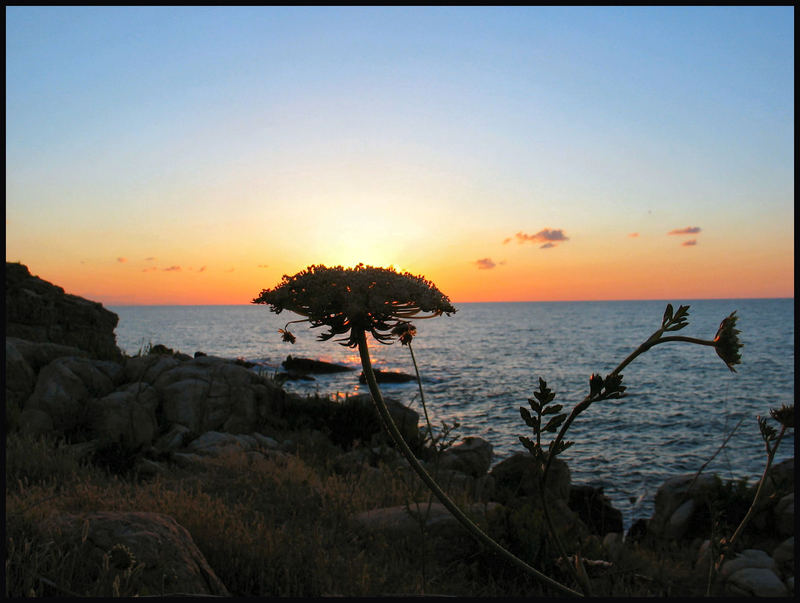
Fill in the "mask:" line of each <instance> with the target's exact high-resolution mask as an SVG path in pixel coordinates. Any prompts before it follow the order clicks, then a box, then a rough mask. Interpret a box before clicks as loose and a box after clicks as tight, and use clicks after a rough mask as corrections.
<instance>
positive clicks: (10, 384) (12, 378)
mask: <svg viewBox="0 0 800 603" xmlns="http://www.w3.org/2000/svg"><path fill="white" fill-rule="evenodd" d="M5 381H6V426H8V428H9V429H13V428H15V427H16V426H17V423H18V420H19V413H20V412H21V410H22V406H23V405H24V403H25V401H26V400H27V399H28V398H29V397H30V395H31V394H32V393H33V388H34V386H35V385H36V374H35V373H34V372H33V369H32V368H31V366H30V364H28V362H27V361H26V360H25V357H24V356H23V355H22V354H21V353H20V352H19V350H17V348H16V346H15V345H14V343H13V340H12V339H9V338H6V372H5Z"/></svg>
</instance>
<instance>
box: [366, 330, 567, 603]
mask: <svg viewBox="0 0 800 603" xmlns="http://www.w3.org/2000/svg"><path fill="white" fill-rule="evenodd" d="M357 340H358V352H359V354H360V356H361V365H362V367H363V369H364V377H365V378H366V380H367V385H368V386H369V391H370V393H371V394H372V400H373V402H374V403H375V407H376V408H377V410H378V413H379V414H380V416H381V418H382V419H383V422H384V424H385V425H386V428H387V430H388V431H389V434H390V435H391V436H392V439H394V441H395V443H396V444H397V446H398V448H400V451H401V452H402V453H403V456H405V457H406V460H407V461H408V463H409V464H410V465H411V468H412V469H414V471H416V472H417V475H419V477H420V478H421V479H422V481H423V482H425V484H426V485H427V486H428V488H430V489H431V491H432V492H433V493H434V494H435V495H436V497H437V498H438V499H439V500H440V501H441V502H442V504H443V505H444V506H445V507H446V508H447V510H448V511H450V512H451V513H452V514H453V516H454V517H455V518H456V519H457V520H458V521H459V522H460V523H461V524H462V525H463V526H464V527H465V528H467V530H468V531H469V532H470V533H471V534H472V536H474V537H475V538H476V539H477V540H478V541H479V542H481V543H482V544H484V545H486V546H487V547H488V548H489V549H491V550H492V551H494V552H495V553H497V554H498V555H500V556H501V557H503V558H505V559H506V560H507V561H510V562H511V563H513V564H514V565H516V566H517V567H520V568H522V569H524V570H525V571H527V572H528V573H530V574H532V575H533V576H535V577H536V578H537V579H539V580H541V581H542V582H544V583H545V584H547V585H549V586H551V587H552V588H555V589H556V590H558V591H560V592H562V593H564V594H566V595H570V596H573V597H580V596H582V595H581V593H579V592H577V591H575V590H572V589H571V588H569V587H567V586H564V585H563V584H561V583H560V582H557V581H556V580H553V579H552V578H550V577H548V576H546V575H545V574H543V573H541V572H540V571H539V570H537V569H535V568H533V567H531V566H530V565H528V564H527V563H525V562H524V561H523V560H522V559H520V558H519V557H517V556H516V555H514V554H513V553H512V552H510V551H508V550H507V549H505V548H503V547H502V546H501V545H500V544H498V543H497V542H495V541H494V540H493V539H492V538H491V537H490V536H489V535H488V534H486V533H485V532H484V531H483V530H481V529H480V528H479V527H478V526H477V525H476V524H475V522H473V521H472V520H471V519H470V518H469V517H467V516H466V514H465V513H464V512H463V511H462V510H461V509H460V508H459V507H458V505H456V504H455V503H454V502H453V501H452V500H451V499H450V497H449V496H447V494H445V492H444V491H443V490H442V489H441V488H440V487H439V484H437V483H436V482H435V481H434V479H433V478H432V477H431V476H430V475H429V474H428V472H427V471H425V468H424V467H423V466H422V465H421V464H420V462H419V461H418V460H417V457H415V456H414V453H413V452H411V449H410V448H409V447H408V444H406V441H405V440H404V439H403V436H402V434H401V433H400V431H399V430H398V429H397V425H395V423H394V421H393V420H392V416H391V414H389V409H388V408H387V406H386V402H384V400H383V396H382V395H381V391H380V388H379V387H378V382H377V381H376V380H375V374H374V373H373V371H372V362H371V361H370V357H369V349H368V348H367V338H366V335H365V333H364V332H363V331H362V332H361V333H359V334H358V336H357Z"/></svg>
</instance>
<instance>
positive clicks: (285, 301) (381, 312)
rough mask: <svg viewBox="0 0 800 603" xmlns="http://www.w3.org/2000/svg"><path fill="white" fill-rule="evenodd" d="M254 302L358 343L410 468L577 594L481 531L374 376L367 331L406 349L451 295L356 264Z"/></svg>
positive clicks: (318, 272) (310, 273)
mask: <svg viewBox="0 0 800 603" xmlns="http://www.w3.org/2000/svg"><path fill="white" fill-rule="evenodd" d="M253 303H254V304H269V306H270V309H271V310H272V311H273V312H275V313H276V314H279V313H280V312H282V311H283V310H291V311H292V312H295V313H297V314H300V315H301V316H305V318H304V319H303V320H299V321H291V322H309V323H310V324H311V326H312V327H323V326H324V327H328V331H327V332H326V333H323V334H322V335H320V336H319V339H320V340H322V341H325V340H328V339H331V338H332V337H335V336H337V335H343V336H344V337H342V338H341V339H338V340H337V341H339V342H340V343H341V344H342V345H346V346H348V347H351V348H356V347H357V348H358V351H359V355H360V356H361V366H362V367H363V369H364V377H365V378H366V381H367V386H368V387H369V391H370V394H371V395H372V401H373V402H374V403H375V408H376V409H377V411H378V414H379V415H380V417H381V419H382V421H383V424H384V426H385V427H386V429H387V431H388V432H389V434H390V435H391V437H392V439H393V440H394V441H395V444H397V447H398V448H399V449H400V452H401V453H402V454H403V456H405V457H406V460H407V461H408V463H409V465H410V466H411V468H412V469H413V470H414V471H415V472H416V473H417V475H419V477H420V478H421V479H422V481H423V482H425V484H426V485H427V486H428V488H430V490H431V492H433V493H434V494H435V495H436V497H437V498H438V499H439V500H440V501H441V502H442V504H443V505H444V506H445V507H447V509H448V510H449V511H450V512H451V513H452V514H453V516H454V517H455V518H456V519H457V520H458V521H459V522H460V523H461V524H462V525H463V526H464V527H465V528H467V530H469V531H470V533H472V535H473V536H474V537H475V538H477V539H478V540H479V541H480V542H482V543H483V544H484V545H486V546H487V547H489V548H490V549H492V550H494V551H495V552H496V553H497V554H499V555H501V556H502V557H504V558H505V559H507V560H508V561H510V562H512V563H514V564H515V565H517V566H519V567H521V568H523V569H525V570H526V571H527V572H529V573H531V574H532V575H534V576H536V577H537V578H538V579H539V580H541V581H543V582H545V583H547V584H549V585H550V586H552V587H553V588H555V589H558V590H559V591H561V592H564V593H566V594H569V595H572V596H575V595H580V593H577V592H576V591H573V590H572V589H570V588H568V587H566V586H564V585H563V584H561V583H560V582H557V581H555V580H553V579H552V578H550V577H548V576H546V575H545V574H543V573H541V572H540V571H538V570H537V569H535V568H534V567H531V566H530V565H528V564H527V563H525V562H524V561H523V560H522V559H520V558H519V557H517V556H516V555H514V554H513V553H511V552H510V551H508V550H507V549H505V548H504V547H503V546H502V545H500V544H499V543H498V542H497V541H495V540H493V539H492V538H491V537H490V536H489V535H488V534H486V533H485V532H484V531H483V530H481V528H480V527H479V526H478V525H477V524H476V523H475V522H474V521H473V520H472V519H470V518H469V517H468V516H467V515H466V514H465V513H464V511H462V510H461V508H459V506H458V505H457V504H456V503H455V502H453V500H452V499H451V498H450V497H449V496H448V495H447V493H446V492H445V491H444V490H442V488H441V486H439V484H438V483H436V480H434V479H433V478H432V477H431V476H430V474H429V473H428V472H427V471H426V470H425V468H424V467H423V466H422V465H421V464H420V462H419V460H418V459H417V458H416V457H415V456H414V453H413V452H412V450H411V449H410V448H409V446H408V444H407V443H406V441H405V440H404V439H403V436H402V434H401V433H400V430H399V429H398V428H397V425H396V424H395V422H394V419H392V415H391V413H390V412H389V409H388V407H387V406H386V402H385V401H384V399H383V395H382V394H381V391H380V388H379V387H378V382H377V380H376V379H375V373H374V371H373V369H372V361H371V360H370V357H369V348H368V346H367V339H366V333H367V332H370V333H372V336H373V337H374V338H375V339H376V340H378V341H380V342H381V343H391V342H392V340H393V339H394V338H397V339H399V340H400V341H401V342H402V343H403V345H408V346H409V350H410V349H411V345H410V344H411V340H412V338H413V337H414V335H415V333H416V328H415V327H414V325H413V324H411V323H410V322H409V321H410V319H412V318H413V319H419V318H433V317H434V316H441V315H442V314H446V315H448V316H449V315H450V314H453V313H454V312H455V311H456V309H455V308H454V307H453V306H452V304H451V303H450V299H449V298H448V297H447V296H446V295H444V294H443V293H442V292H441V291H439V290H438V289H437V288H436V286H435V285H434V284H433V283H431V282H430V281H427V280H425V279H424V278H423V277H421V276H414V275H413V274H410V273H408V272H403V273H402V274H401V273H398V272H396V271H395V270H394V269H393V268H375V267H373V266H364V265H363V264H359V265H358V266H356V267H355V268H342V267H341V266H336V267H334V268H327V267H325V266H317V265H314V266H309V267H308V268H306V269H305V270H303V271H302V272H298V273H297V274H295V275H294V276H287V275H284V276H283V280H282V281H281V282H280V283H279V284H278V285H277V286H276V287H275V288H273V289H264V290H263V291H261V295H259V296H258V297H257V298H255V299H254V300H253ZM286 326H287V327H288V324H287V325H286ZM280 332H281V334H282V336H283V340H284V341H289V342H293V340H294V336H293V335H292V334H291V333H290V332H289V331H288V330H287V329H286V327H284V328H283V329H281V330H280ZM412 354H413V352H412ZM420 391H421V390H420Z"/></svg>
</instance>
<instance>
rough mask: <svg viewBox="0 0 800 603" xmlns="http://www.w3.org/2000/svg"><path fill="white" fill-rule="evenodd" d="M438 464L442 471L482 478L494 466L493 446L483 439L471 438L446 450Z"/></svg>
mask: <svg viewBox="0 0 800 603" xmlns="http://www.w3.org/2000/svg"><path fill="white" fill-rule="evenodd" d="M438 463H439V467H440V468H442V469H450V470H452V471H460V472H461V473H465V474H467V475H470V476H472V477H481V476H482V475H486V472H487V471H489V467H490V466H491V464H492V445H491V443H489V442H487V441H486V440H484V439H483V438H479V437H475V436H469V437H466V438H464V439H463V440H462V441H461V442H459V443H458V444H456V445H455V446H452V447H450V448H448V449H447V450H445V451H444V452H443V453H442V454H441V456H440V457H439V461H438Z"/></svg>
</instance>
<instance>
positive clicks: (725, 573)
mask: <svg viewBox="0 0 800 603" xmlns="http://www.w3.org/2000/svg"><path fill="white" fill-rule="evenodd" d="M746 567H749V568H759V569H768V570H771V571H773V572H776V571H777V570H778V567H777V566H776V565H775V560H774V559H773V558H772V557H770V556H769V555H767V553H765V552H764V551H761V550H759V549H745V550H743V551H742V552H741V553H739V554H738V555H736V557H735V558H733V559H729V560H728V561H726V562H725V563H723V564H722V568H721V569H720V572H719V575H720V577H721V578H722V579H724V580H727V579H728V577H729V576H731V575H733V574H734V573H736V572H738V571H739V570H741V569H743V568H746Z"/></svg>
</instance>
